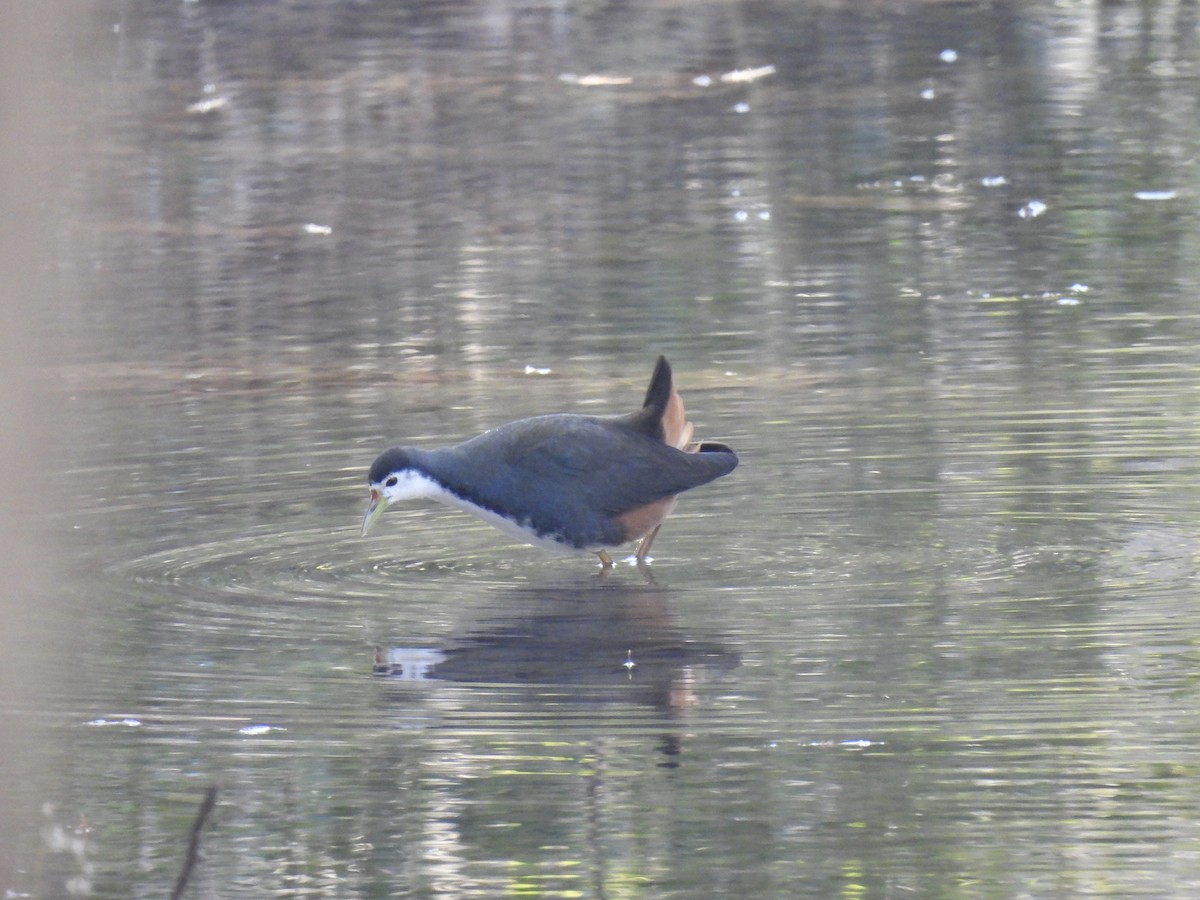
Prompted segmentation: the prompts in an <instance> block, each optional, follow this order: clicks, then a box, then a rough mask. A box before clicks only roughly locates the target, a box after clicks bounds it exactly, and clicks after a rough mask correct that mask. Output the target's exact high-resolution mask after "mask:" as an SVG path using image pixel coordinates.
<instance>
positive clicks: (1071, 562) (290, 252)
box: [6, 2, 1200, 898]
mask: <svg viewBox="0 0 1200 900" xmlns="http://www.w3.org/2000/svg"><path fill="white" fill-rule="evenodd" d="M92 15H93V17H94V19H95V20H96V22H97V31H96V32H95V33H94V34H93V36H92V38H91V40H89V41H82V40H81V41H80V44H79V45H78V46H77V47H76V48H75V51H74V55H73V56H72V65H73V66H74V67H75V69H76V71H77V74H78V75H79V76H80V78H79V81H80V82H81V84H80V86H79V88H78V90H79V91H80V93H81V94H82V95H84V96H87V97H88V98H90V100H91V103H92V109H91V112H90V114H89V115H90V119H89V120H88V121H87V122H86V123H82V124H81V125H80V129H81V132H86V139H84V136H83V135H82V134H81V137H80V140H81V143H82V145H83V151H82V154H81V155H82V159H81V164H80V166H79V168H78V170H77V171H74V172H72V173H71V174H70V176H69V177H68V178H67V179H66V182H67V183H66V187H65V192H66V194H67V195H68V200H69V203H68V204H67V206H68V209H69V213H68V214H67V217H66V219H65V221H64V224H63V228H62V234H61V243H62V246H61V250H60V262H59V269H60V271H61V274H62V278H63V280H64V282H65V283H67V284H68V285H69V286H70V288H71V289H70V290H68V291H66V293H65V296H64V300H63V304H62V307H61V308H60V309H57V310H55V311H54V323H53V325H54V338H55V341H56V347H57V348H59V350H60V352H59V353H57V354H56V355H55V356H54V357H53V358H52V359H51V360H50V361H49V362H48V364H47V371H46V377H47V380H48V382H49V383H51V384H53V385H54V386H55V387H56V389H57V390H59V392H60V393H61V395H62V397H63V405H64V409H65V418H66V419H67V421H68V422H69V426H70V428H71V429H72V433H73V440H72V442H71V444H70V445H69V446H66V447H64V448H61V450H60V451H59V452H58V453H57V455H56V465H57V466H58V471H61V472H63V473H65V474H63V476H62V478H63V481H64V483H69V484H70V485H71V496H72V498H73V502H72V503H70V504H64V505H63V506H61V507H59V508H57V509H56V516H55V520H54V528H55V530H56V531H57V532H59V533H60V534H61V535H62V541H63V545H64V546H65V547H66V548H67V551H66V552H64V553H63V554H62V557H61V558H63V559H64V560H65V563H64V565H63V569H64V571H63V573H62V582H63V584H62V600H61V606H62V609H63V610H64V611H65V618H66V619H67V620H68V622H66V623H64V626H63V634H64V638H63V648H62V652H61V657H60V658H61V660H62V661H63V663H64V665H62V666H61V671H59V672H58V673H57V674H56V676H55V678H54V679H52V680H51V681H50V682H49V683H48V684H47V689H46V692H45V697H44V700H43V703H42V708H41V709H40V710H39V713H38V715H39V718H40V720H41V721H43V722H44V723H45V725H46V727H47V729H48V730H49V732H50V733H51V735H52V736H53V738H54V739H53V741H52V742H51V745H50V746H49V747H47V748H46V754H45V755H46V764H45V767H44V771H45V775H44V778H43V779H42V780H41V781H40V782H39V783H37V784H32V785H30V786H29V791H30V793H31V794H33V795H35V796H36V798H37V800H38V801H39V802H40V803H44V804H45V809H44V812H43V814H42V815H43V821H42V822H40V823H38V824H39V828H37V829H34V828H31V834H30V839H29V843H28V846H27V847H26V848H24V850H23V853H24V856H23V859H26V860H28V862H27V863H23V864H22V871H21V872H20V873H19V874H18V876H15V877H16V878H17V880H16V881H15V882H14V884H13V886H12V887H11V888H9V889H11V890H14V891H20V892H25V893H28V894H32V895H34V896H46V897H51V896H61V895H62V893H63V891H64V889H65V888H64V885H66V884H68V883H69V884H71V885H73V886H74V889H75V890H77V891H79V892H82V893H85V894H87V893H90V894H91V895H93V896H104V897H131V896H134V897H142V896H146V897H151V896H154V897H160V896H164V895H165V894H166V893H168V891H169V888H170V885H171V884H173V882H174V878H175V876H176V874H177V872H178V871H179V866H180V864H181V861H182V858H183V855H184V850H185V847H186V836H187V833H188V829H189V827H190V825H191V822H192V818H193V816H194V814H195V811H196V808H197V806H198V804H199V802H200V798H201V797H202V795H203V792H204V790H205V789H206V788H207V786H208V785H210V784H214V783H215V784H217V785H218V786H219V789H220V794H219V799H218V804H217V807H216V809H215V811H214V813H213V816H212V819H211V821H210V822H209V823H208V826H207V827H206V829H205V832H204V834H203V854H202V858H201V861H200V863H199V865H198V867H197V869H196V870H195V872H194V875H193V881H192V884H191V887H190V896H196V897H231V896H245V897H262V896H281V897H282V896H328V897H348V896H372V897H373V896H379V897H385V896H417V897H421V896H430V897H432V896H451V897H495V896H501V895H504V894H520V895H530V896H545V897H595V898H601V897H634V896H647V897H688V898H691V897H697V896H731V897H775V896H778V897H798V896H811V897H830V896H887V897H891V896H918V897H1013V896H1030V897H1050V896H1053V897H1063V896H1122V897H1130V896H1147V897H1151V896H1153V897H1161V896H1172V895H1173V896H1182V895H1185V894H1187V893H1188V892H1189V889H1190V890H1192V891H1194V890H1195V889H1196V888H1197V886H1198V885H1200V865H1198V863H1197V856H1196V852H1195V848H1196V846H1197V840H1198V838H1200V834H1198V830H1200V826H1198V825H1197V819H1196V816H1195V814H1194V809H1195V807H1196V802H1197V796H1198V787H1200V754H1198V752H1197V737H1198V736H1200V721H1198V719H1197V713H1196V704H1195V702H1194V701H1195V687H1196V672H1197V662H1198V661H1200V657H1198V652H1197V640H1198V638H1200V631H1198V626H1197V624H1196V623H1197V616H1196V599H1195V590H1194V588H1195V583H1196V577H1197V559H1198V558H1200V556H1198V549H1200V548H1198V545H1197V538H1196V523H1197V519H1198V512H1200V505H1198V502H1197V501H1198V498H1197V495H1196V491H1195V489H1194V484H1195V483H1196V477H1195V476H1196V473H1197V461H1198V459H1200V439H1198V436H1197V431H1196V428H1195V427H1194V421H1195V412H1196V409H1195V406H1196V400H1195V398H1196V397H1197V396H1200V394H1198V393H1197V387H1198V385H1197V384H1196V380H1197V378H1196V373H1197V371H1200V368H1198V365H1197V363H1198V355H1200V351H1197V347H1198V346H1200V344H1198V343H1197V340H1196V338H1197V317H1196V312H1195V297H1196V295H1197V292H1196V289H1197V286H1198V282H1200V243H1198V241H1197V235H1198V234H1200V230H1198V228H1197V224H1198V217H1197V207H1196V193H1195V191H1196V184H1195V174H1194V166H1193V165H1191V163H1190V161H1191V160H1194V158H1195V157H1196V154H1197V153H1198V152H1200V142H1198V141H1197V124H1196V123H1197V122H1200V117H1198V116H1197V115H1196V104H1195V91H1194V78H1195V73H1196V71H1197V64H1198V60H1197V47H1196V39H1197V32H1196V24H1195V22H1194V9H1193V8H1192V6H1191V5H1189V4H1182V3H1180V4H1176V3H1165V4H1158V5H1156V6H1154V7H1153V8H1149V7H1145V6H1126V5H1122V4H1104V5H1090V4H1073V5H1067V6H1062V5H1054V4H1049V3H1044V4H1043V3H1032V4H1022V5H1019V6H1018V7H995V6H994V5H985V4H974V3H963V4H943V3H931V4H922V3H906V4H901V5H899V6H896V5H892V6H888V7H870V8H866V9H864V8H863V7H862V5H861V4H838V3H807V4H786V5H782V6H772V5H770V4H767V5H757V6H755V5H751V6H745V5H737V4H728V3H718V2H714V3H700V4H688V5H687V6H686V7H684V6H682V5H676V4H671V3H664V4H652V5H650V6H649V7H646V8H639V9H636V10H635V9H631V8H629V7H627V6H624V5H615V6H612V5H604V4H598V5H596V4H592V5H584V6H581V7H578V8H574V7H563V6H560V5H545V6H537V5H532V6H530V5H514V4H490V5H470V4H468V5H461V4H460V5H446V4H438V3H429V4H416V5H413V4H406V5H404V6H396V5H394V4H380V3H369V2H368V3H362V4H354V5H351V6H346V5H344V4H338V5H332V6H331V5H327V4H315V3H313V4H308V3H295V4H287V5H286V6H283V5H278V4H255V5H252V6H245V5H243V4H208V3H185V4H174V5H170V4H168V5H162V4H149V3H127V4H122V5H119V6H118V7H97V8H95V9H94V10H93V11H92ZM722 76H724V78H723V77H722ZM85 80H86V81H87V82H88V84H87V85H86V86H84V85H83V84H82V82H83V81H85ZM659 352H664V353H666V354H667V355H668V356H669V357H670V358H671V360H672V362H673V364H674V367H675V370H676V379H677V382H678V384H679V386H680V388H681V390H682V391H683V396H684V398H685V400H686V402H687V403H688V406H689V411H690V413H691V418H692V419H693V420H694V421H695V422H696V424H697V427H698V432H699V433H700V434H701V435H703V436H704V437H710V438H713V439H717V440H722V441H725V442H727V443H729V444H730V445H731V446H733V447H735V448H736V449H737V451H738V452H739V455H740V457H741V466H740V467H739V468H738V470H737V471H736V472H735V473H734V474H733V475H731V476H730V477H729V478H726V479H722V480H721V481H719V482H717V483H715V484H713V485H711V486H708V487H706V488H703V489H701V490H698V491H696V492H695V493H694V494H692V495H688V496H686V497H684V498H683V499H682V500H681V502H680V504H679V507H678V510H677V512H676V513H675V515H674V516H672V518H671V519H670V520H669V521H668V523H667V524H666V526H664V529H663V531H662V534H661V535H660V536H659V538H658V541H657V542H656V544H655V556H656V559H655V561H654V563H653V565H652V566H651V571H650V574H649V575H647V574H646V573H643V572H641V571H639V570H638V569H637V568H635V567H632V566H624V565H623V566H620V567H618V568H617V569H616V571H614V572H612V573H610V574H609V575H608V576H607V577H601V576H600V575H599V573H598V572H597V570H596V566H595V562H594V560H589V559H587V558H585V557H565V558H564V557H553V556H548V555H543V554H541V553H540V552H539V551H537V550H535V549H532V548H526V547H522V546H519V545H514V544H513V543H512V542H511V541H510V540H509V539H508V538H506V537H505V536H503V535H501V534H500V533H498V532H495V531H493V530H491V529H489V528H487V527H486V526H484V525H482V524H479V523H476V522H474V521H472V520H470V519H468V518H466V517H464V516H462V515H461V514H459V513H456V512H453V511H451V510H442V509H433V508H430V507H428V506H423V505H420V504H414V505H412V506H411V507H408V508H404V509H393V510H390V511H389V512H388V514H387V516H385V517H384V519H383V520H382V521H381V523H380V526H381V527H379V528H378V530H377V531H376V532H373V534H372V536H371V537H370V538H369V539H366V540H363V539H361V538H360V537H359V536H358V526H359V522H360V519H361V514H362V509H363V505H364V504H365V501H366V496H365V486H364V479H365V470H366V467H367V465H369V463H370V461H371V459H372V458H373V457H374V455H375V454H376V452H378V450H380V449H381V448H382V447H384V446H387V445H388V444H391V443H397V442H404V443H409V444H415V445H418V446H438V445H440V444H444V443H449V442H453V441H456V440H459V439H461V438H464V437H467V436H469V435H471V434H474V433H476V432H478V431H480V430H482V429H484V428H487V427H489V426H491V425H495V424H498V423H500V422H503V421H506V420H508V419H511V418H514V417H518V416H522V415H531V414H536V413H541V412H548V411H555V410H567V411H576V412H587V413H592V412H594V413H617V412H624V411H627V410H629V409H632V408H633V407H634V406H636V405H637V403H638V402H639V401H640V397H641V393H642V391H643V390H644V387H645V382H646V380H647V378H648V377H649V374H650V369H651V366H652V364H653V360H654V357H655V355H656V354H657V353H659ZM35 831H37V832H40V833H34V832H35ZM69 836H70V837H72V838H78V840H68V837H69ZM7 887H9V886H6V888H7Z"/></svg>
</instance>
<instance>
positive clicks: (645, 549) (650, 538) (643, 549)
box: [635, 522, 662, 566]
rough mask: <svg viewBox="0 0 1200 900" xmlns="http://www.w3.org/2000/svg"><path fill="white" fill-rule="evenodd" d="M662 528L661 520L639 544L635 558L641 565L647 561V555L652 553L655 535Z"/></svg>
mask: <svg viewBox="0 0 1200 900" xmlns="http://www.w3.org/2000/svg"><path fill="white" fill-rule="evenodd" d="M660 528H662V523H661V522H660V523H659V524H657V525H655V526H654V530H653V531H651V532H650V533H649V534H648V535H646V536H645V537H644V538H642V542H641V543H640V544H638V548H637V553H636V554H635V558H636V559H637V561H638V565H639V566H640V565H642V564H643V563H645V562H646V556H647V554H649V553H650V545H651V544H653V543H654V536H655V535H656V534H658V529H660Z"/></svg>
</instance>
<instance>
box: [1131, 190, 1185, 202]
mask: <svg viewBox="0 0 1200 900" xmlns="http://www.w3.org/2000/svg"><path fill="white" fill-rule="evenodd" d="M1178 196H1179V194H1178V192H1177V191H1170V190H1168V191H1135V192H1134V194H1133V197H1134V199H1135V200H1174V199H1175V198H1176V197H1178Z"/></svg>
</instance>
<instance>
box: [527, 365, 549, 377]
mask: <svg viewBox="0 0 1200 900" xmlns="http://www.w3.org/2000/svg"><path fill="white" fill-rule="evenodd" d="M550 372H551V369H550V367H549V366H526V367H525V374H526V375H549V374H550Z"/></svg>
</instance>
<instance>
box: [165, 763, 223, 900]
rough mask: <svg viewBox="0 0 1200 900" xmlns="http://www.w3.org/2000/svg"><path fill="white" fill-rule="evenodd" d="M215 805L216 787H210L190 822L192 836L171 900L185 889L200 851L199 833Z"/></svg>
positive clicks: (176, 898)
mask: <svg viewBox="0 0 1200 900" xmlns="http://www.w3.org/2000/svg"><path fill="white" fill-rule="evenodd" d="M216 804H217V786H216V785H215V784H214V785H211V786H210V787H209V789H208V790H207V791H206V792H205V794H204V800H202V801H201V803H200V809H199V810H198V811H197V812H196V821H194V822H192V836H191V839H190V840H189V841H188V849H187V857H186V858H185V859H184V861H183V869H182V870H181V871H180V872H179V879H178V880H177V881H176V882H175V890H173V891H171V900H179V898H180V897H182V896H183V892H184V889H186V888H187V883H188V879H189V878H191V877H192V869H194V868H195V867H196V854H197V851H199V849H200V832H201V831H202V830H203V829H204V821H205V819H207V818H208V814H209V813H210V812H212V808H213V807H214V806H216Z"/></svg>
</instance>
